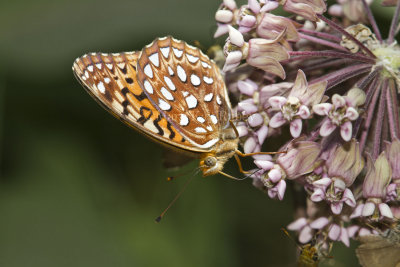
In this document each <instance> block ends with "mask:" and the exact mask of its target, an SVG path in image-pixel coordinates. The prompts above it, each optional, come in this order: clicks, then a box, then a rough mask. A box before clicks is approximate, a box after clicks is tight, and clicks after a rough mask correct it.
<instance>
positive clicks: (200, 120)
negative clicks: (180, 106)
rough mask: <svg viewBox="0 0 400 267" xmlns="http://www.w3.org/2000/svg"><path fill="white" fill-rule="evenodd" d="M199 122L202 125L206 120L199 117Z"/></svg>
mask: <svg viewBox="0 0 400 267" xmlns="http://www.w3.org/2000/svg"><path fill="white" fill-rule="evenodd" d="M197 121H198V122H200V123H204V122H205V121H206V120H205V119H204V118H203V117H201V116H199V117H197Z"/></svg>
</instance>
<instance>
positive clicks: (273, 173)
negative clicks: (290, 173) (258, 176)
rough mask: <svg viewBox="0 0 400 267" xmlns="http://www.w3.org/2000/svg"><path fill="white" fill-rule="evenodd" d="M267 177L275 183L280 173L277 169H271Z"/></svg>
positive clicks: (280, 175)
mask: <svg viewBox="0 0 400 267" xmlns="http://www.w3.org/2000/svg"><path fill="white" fill-rule="evenodd" d="M268 177H269V179H270V180H271V182H273V183H277V182H278V181H279V180H280V179H281V178H282V173H281V172H280V171H279V170H278V169H275V168H274V169H272V170H270V171H269V172H268Z"/></svg>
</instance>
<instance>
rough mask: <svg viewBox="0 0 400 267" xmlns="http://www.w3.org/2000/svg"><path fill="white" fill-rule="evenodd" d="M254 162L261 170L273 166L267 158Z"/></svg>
mask: <svg viewBox="0 0 400 267" xmlns="http://www.w3.org/2000/svg"><path fill="white" fill-rule="evenodd" d="M254 164H256V165H257V167H258V168H260V169H263V170H270V169H272V168H273V167H274V163H273V162H271V161H268V160H255V161H254Z"/></svg>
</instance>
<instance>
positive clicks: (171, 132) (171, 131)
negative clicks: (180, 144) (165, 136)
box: [167, 122, 175, 140]
mask: <svg viewBox="0 0 400 267" xmlns="http://www.w3.org/2000/svg"><path fill="white" fill-rule="evenodd" d="M167 129H168V130H169V131H170V135H169V139H171V140H172V139H174V137H175V132H174V130H172V127H171V123H169V122H167Z"/></svg>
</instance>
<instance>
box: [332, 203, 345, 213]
mask: <svg viewBox="0 0 400 267" xmlns="http://www.w3.org/2000/svg"><path fill="white" fill-rule="evenodd" d="M342 209H343V202H341V201H340V202H333V203H331V211H332V213H333V214H336V215H338V214H340V213H341V212H342Z"/></svg>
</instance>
